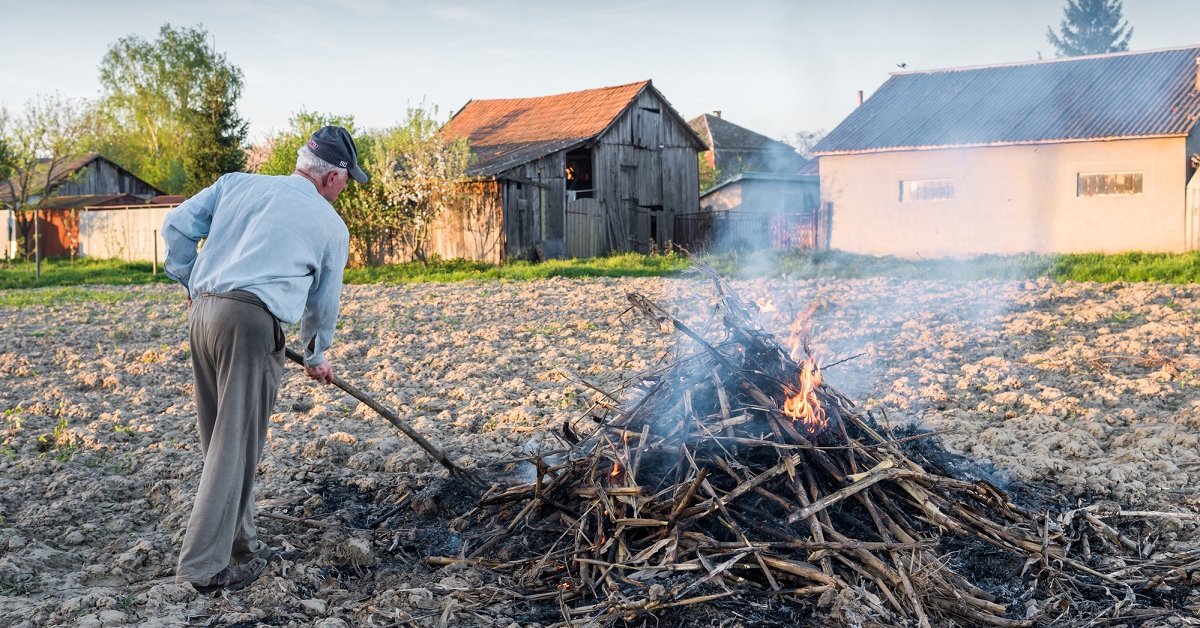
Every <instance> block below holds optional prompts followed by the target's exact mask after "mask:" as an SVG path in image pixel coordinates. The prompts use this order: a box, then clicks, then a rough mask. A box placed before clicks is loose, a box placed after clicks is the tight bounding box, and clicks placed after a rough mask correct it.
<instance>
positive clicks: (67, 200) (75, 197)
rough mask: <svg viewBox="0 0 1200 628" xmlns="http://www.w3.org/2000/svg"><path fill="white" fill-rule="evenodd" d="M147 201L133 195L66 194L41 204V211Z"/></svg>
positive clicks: (132, 203) (139, 203)
mask: <svg viewBox="0 0 1200 628" xmlns="http://www.w3.org/2000/svg"><path fill="white" fill-rule="evenodd" d="M145 203H146V201H144V200H142V199H140V198H138V197H136V196H134V195H132V194H66V195H63V196H52V197H50V198H48V199H46V201H45V202H43V203H40V204H39V205H38V207H39V208H40V209H83V208H85V207H103V206H106V205H116V206H121V207H124V206H126V205H144V204H145Z"/></svg>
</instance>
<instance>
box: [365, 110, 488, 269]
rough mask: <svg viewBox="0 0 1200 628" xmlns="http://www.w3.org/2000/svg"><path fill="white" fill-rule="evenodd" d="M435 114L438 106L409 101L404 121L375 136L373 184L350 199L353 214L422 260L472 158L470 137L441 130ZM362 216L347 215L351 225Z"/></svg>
mask: <svg viewBox="0 0 1200 628" xmlns="http://www.w3.org/2000/svg"><path fill="white" fill-rule="evenodd" d="M436 116H437V110H436V108H432V109H431V108H426V107H424V106H422V107H409V109H408V111H407V113H406V115H405V119H404V121H403V122H401V123H400V124H399V125H398V126H396V127H394V128H392V129H389V130H387V131H384V132H383V133H381V134H379V136H378V137H376V138H375V139H374V141H373V142H371V145H370V146H369V147H368V148H367V149H366V151H365V153H366V155H367V159H366V162H367V166H368V167H369V169H370V175H371V186H370V189H369V190H364V191H365V192H368V194H364V196H363V197H362V198H360V199H356V201H357V202H352V203H350V204H349V206H350V207H351V208H352V209H353V210H355V214H356V215H355V216H354V218H355V219H361V218H365V219H366V225H367V226H369V227H371V228H373V229H382V230H384V231H386V232H389V233H394V234H395V236H396V237H397V238H398V239H399V240H400V242H401V244H403V245H404V247H405V248H406V249H407V250H408V251H409V252H411V254H412V256H413V257H414V258H416V259H417V260H418V261H420V262H421V263H422V264H427V263H428V261H429V252H428V248H429V243H430V240H431V238H432V236H433V225H434V223H435V221H436V220H437V219H438V218H439V217H440V216H441V215H442V214H443V213H444V212H445V211H447V209H449V208H450V207H452V206H455V205H456V204H457V203H458V202H459V201H460V200H461V198H462V183H463V182H464V181H465V180H466V171H467V165H468V164H469V163H470V158H471V151H470V149H469V147H468V146H467V141H466V139H463V138H459V139H447V138H444V137H443V136H442V135H441V134H440V133H439V130H440V129H441V123H439V122H438V121H437V119H436ZM344 215H345V214H344ZM359 221H360V220H352V219H351V218H350V216H347V224H350V225H351V229H352V230H353V229H354V223H355V222H359ZM368 261H376V260H371V259H370V256H368Z"/></svg>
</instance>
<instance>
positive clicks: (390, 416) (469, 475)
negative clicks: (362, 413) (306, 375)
mask: <svg viewBox="0 0 1200 628" xmlns="http://www.w3.org/2000/svg"><path fill="white" fill-rule="evenodd" d="M286 353H287V357H288V359H289V360H291V361H292V362H295V363H296V364H299V365H300V366H304V365H305V364H304V357H303V356H301V355H300V354H299V353H297V352H295V351H293V350H292V349H291V348H288V349H286ZM332 381H333V385H334V386H337V387H338V388H341V389H342V390H344V391H346V392H348V393H350V396H352V397H354V398H355V399H358V400H359V401H361V402H363V403H365V404H367V405H368V406H370V408H371V409H372V410H374V411H375V412H377V413H379V416H381V417H383V418H385V419H387V420H388V422H390V423H391V424H392V425H395V426H396V429H399V430H400V431H401V432H404V435H405V436H407V437H409V438H410V439H412V441H413V442H414V443H416V444H417V445H419V446H420V447H421V449H424V450H425V453H427V454H429V456H430V457H432V458H433V459H434V460H436V461H438V464H440V465H442V466H443V467H446V469H448V470H449V471H450V475H451V476H452V477H456V478H459V479H463V480H466V481H467V482H468V483H469V484H473V485H474V486H476V487H483V486H486V485H487V484H486V482H484V481H483V479H482V478H480V477H479V476H478V475H476V474H475V472H474V471H469V470H467V469H463V468H462V467H459V466H458V465H456V464H454V463H453V462H451V461H450V459H449V458H447V457H446V454H444V453H442V450H440V449H438V448H437V447H434V446H433V444H431V443H430V442H429V441H427V440H425V437H424V436H421V435H420V434H419V433H418V432H417V431H416V430H414V429H413V428H411V427H409V425H408V424H407V423H405V422H404V421H402V420H401V419H400V417H399V416H396V413H395V412H392V411H391V410H389V409H387V408H386V407H384V406H383V404H380V403H379V402H378V401H375V400H374V399H372V398H371V396H370V395H368V394H367V393H365V392H363V391H361V390H359V389H358V387H356V386H354V385H353V384H351V383H349V382H347V381H345V380H343V379H342V378H340V377H338V376H337V375H334V376H333V379H332Z"/></svg>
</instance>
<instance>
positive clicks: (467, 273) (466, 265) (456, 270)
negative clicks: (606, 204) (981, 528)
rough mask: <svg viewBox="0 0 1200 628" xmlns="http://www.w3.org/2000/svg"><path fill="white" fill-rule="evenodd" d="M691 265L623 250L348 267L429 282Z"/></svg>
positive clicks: (370, 277) (378, 279)
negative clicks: (569, 256)
mask: <svg viewBox="0 0 1200 628" xmlns="http://www.w3.org/2000/svg"><path fill="white" fill-rule="evenodd" d="M687 267H688V261H687V259H686V258H685V257H683V256H682V255H676V254H671V255H641V254H638V253H623V254H619V255H611V256H608V257H594V258H589V259H565V260H549V261H545V262H540V263H539V262H526V261H515V262H506V263H504V264H500V265H498V266H497V265H493V264H486V263H483V262H472V261H467V260H444V261H443V260H439V261H433V262H430V263H429V265H427V266H426V265H422V264H420V263H417V262H409V263H406V264H389V265H386V266H371V267H367V268H348V269H346V274H345V282H346V283H354V284H370V283H425V282H453V281H465V280H470V279H501V280H509V281H521V280H530V279H548V278H550V277H661V276H665V275H674V274H676V273H679V272H680V271H682V270H684V269H686V268H687Z"/></svg>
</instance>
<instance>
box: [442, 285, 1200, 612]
mask: <svg viewBox="0 0 1200 628" xmlns="http://www.w3.org/2000/svg"><path fill="white" fill-rule="evenodd" d="M698 268H699V269H700V271H701V272H703V273H705V274H706V275H707V276H708V278H709V279H711V282H712V284H713V286H714V288H715V292H716V303H715V307H714V308H713V312H714V316H713V319H712V321H710V322H709V323H707V324H705V325H704V326H703V328H701V327H700V326H697V329H693V328H692V327H689V326H688V325H686V324H684V323H683V322H681V320H679V319H678V318H676V317H674V316H672V315H671V314H670V313H669V312H667V311H666V310H664V309H663V308H661V307H659V306H658V305H656V304H654V303H653V302H651V301H650V300H648V299H647V298H645V297H644V296H642V295H639V294H630V295H629V300H630V303H631V306H632V308H633V309H635V310H637V311H639V312H641V313H643V314H645V315H648V316H650V317H652V318H653V319H654V320H655V321H658V322H659V323H661V324H663V325H665V326H669V327H670V328H672V329H674V330H676V331H677V332H678V333H679V334H680V343H679V345H678V348H677V352H676V357H675V359H674V361H673V362H671V363H670V364H668V365H667V366H665V367H662V368H659V369H657V370H655V371H652V372H650V373H646V374H644V375H643V376H641V377H640V378H639V379H638V383H637V385H636V386H635V387H632V388H631V390H630V391H628V392H630V394H629V395H627V397H628V398H627V399H624V400H622V401H623V403H622V404H621V405H614V408H615V411H614V412H612V413H610V414H609V415H608V416H607V417H604V418H597V421H598V423H599V424H598V425H595V426H594V430H593V431H591V433H589V434H586V435H583V436H580V435H578V433H579V432H582V431H583V430H581V429H579V428H578V427H575V428H572V427H571V426H570V425H564V426H563V430H562V437H563V439H564V441H566V442H567V443H569V445H570V446H569V447H567V448H566V449H565V450H564V451H561V452H556V453H554V454H551V453H546V454H542V455H538V456H536V457H535V458H534V460H533V464H534V466H535V467H536V471H535V473H534V478H533V480H532V481H529V482H526V483H523V484H520V485H517V486H501V485H496V486H493V487H492V488H491V489H490V490H488V491H487V493H486V494H484V495H483V497H482V498H481V499H480V500H479V502H478V504H477V505H476V507H475V508H474V509H473V510H471V511H470V512H468V513H467V514H465V515H463V516H462V517H461V518H460V520H459V521H458V522H457V526H456V527H458V528H459V529H466V530H468V538H472V537H470V534H472V533H473V534H474V537H473V538H472V541H473V543H474V545H473V549H469V550H468V552H469V554H468V555H465V556H462V557H458V558H454V559H434V561H435V562H437V561H438V560H441V562H454V561H470V562H471V563H473V564H479V565H484V566H487V567H490V568H492V569H495V570H499V571H501V572H505V573H508V574H511V580H510V581H511V582H512V583H513V586H514V587H515V588H517V589H519V593H520V595H521V596H522V597H524V598H525V599H527V600H555V601H557V603H558V604H559V606H560V609H561V612H562V620H563V625H611V624H617V623H622V622H631V621H637V620H639V618H644V617H647V616H661V615H663V614H665V613H669V612H681V609H682V608H683V607H696V606H697V605H702V604H706V605H710V606H712V605H715V606H721V605H722V604H725V603H727V602H738V603H740V604H742V605H743V607H744V606H745V603H746V602H753V603H757V604H758V606H760V607H761V606H763V605H764V603H767V604H770V603H780V602H781V601H782V602H790V603H791V604H792V608H793V609H797V613H798V614H797V615H796V616H797V617H802V616H806V617H814V618H815V617H824V618H825V619H826V620H835V621H837V622H838V623H844V624H848V625H849V624H858V625H919V626H933V625H962V626H1031V625H1049V624H1054V625H1071V624H1080V625H1082V624H1090V623H1091V622H1099V621H1105V620H1107V621H1117V622H1120V621H1126V622H1130V621H1132V622H1140V621H1147V620H1156V621H1157V620H1162V619H1164V618H1166V617H1169V616H1174V615H1176V614H1178V615H1179V616H1189V617H1190V616H1191V612H1190V611H1188V610H1186V609H1184V608H1182V600H1183V597H1184V596H1185V595H1186V591H1187V590H1188V589H1189V587H1190V586H1192V585H1194V584H1196V583H1197V581H1198V577H1197V574H1196V570H1197V569H1200V553H1197V552H1195V551H1189V552H1177V553H1162V552H1159V553H1156V554H1154V555H1153V556H1151V552H1152V551H1154V550H1153V548H1151V547H1149V546H1148V544H1147V543H1145V542H1143V540H1141V539H1136V538H1131V536H1130V535H1129V534H1127V533H1125V532H1123V531H1122V528H1121V527H1120V526H1118V525H1115V524H1112V523H1109V522H1107V521H1106V519H1108V521H1112V518H1111V516H1112V515H1115V514H1118V513H1119V508H1116V507H1113V506H1109V505H1105V504H1100V505H1092V506H1084V505H1081V504H1076V505H1074V507H1071V508H1067V507H1064V506H1065V505H1064V504H1063V503H1061V502H1060V501H1058V500H1057V499H1055V498H1053V496H1052V494H1051V493H1049V492H1048V491H1047V490H1039V488H1038V487H1012V486H1010V487H1008V488H1009V490H1007V491H1006V490H1002V489H1001V488H999V486H998V484H999V481H998V480H996V478H995V476H993V475H992V474H991V473H990V472H989V470H988V469H987V468H986V467H985V466H983V465H978V464H975V463H973V462H972V461H970V460H967V459H965V458H962V457H960V456H956V455H954V454H951V453H949V452H947V451H946V450H944V449H943V448H942V447H941V446H940V445H939V444H938V442H937V440H936V438H935V437H934V435H933V434H930V433H928V432H924V431H921V430H919V429H913V428H905V429H892V428H889V427H888V426H887V425H888V422H887V421H886V417H882V416H876V415H874V414H873V413H870V412H865V411H863V410H862V409H861V408H859V407H858V406H856V404H855V403H854V402H853V401H851V400H850V399H848V398H847V397H846V396H844V395H842V394H840V393H839V392H838V391H837V390H835V389H834V388H833V387H832V386H831V385H830V384H829V382H828V381H826V377H825V374H826V372H829V371H830V367H831V366H833V365H826V366H825V367H822V366H821V364H820V363H819V361H818V360H817V359H816V358H815V357H814V356H813V355H812V353H811V351H810V350H809V349H808V346H807V342H806V340H805V338H806V325H805V317H803V316H802V317H801V318H800V319H799V320H798V322H797V324H796V325H795V326H794V327H793V330H792V332H793V338H792V340H791V342H790V344H789V346H788V348H786V349H785V347H784V345H783V344H782V343H781V342H780V341H778V340H777V339H776V337H775V336H773V335H772V334H770V333H767V332H766V331H765V330H764V329H763V328H762V327H761V326H760V325H759V324H758V322H757V321H756V316H755V310H754V307H753V306H752V305H750V304H748V303H746V302H744V301H743V300H741V299H740V298H739V297H738V295H737V294H735V292H734V291H733V290H732V289H731V287H730V286H729V285H728V284H727V283H726V282H725V281H724V280H722V279H721V278H720V277H719V276H718V275H717V274H716V273H715V272H714V271H712V270H711V269H709V268H707V267H704V266H699V267H698ZM810 313H811V312H810ZM613 402H614V404H615V402H616V399H615V397H614V399H613ZM963 556H976V557H988V558H987V560H988V561H991V562H992V563H993V564H992V565H991V568H990V569H985V568H982V567H983V566H981V565H971V564H969V561H965V560H963V559H962V557H963ZM984 574H991V575H992V577H990V578H989V577H985V576H984ZM996 574H1000V575H999V578H998V577H997V576H996ZM672 609H674V611H673V610H672Z"/></svg>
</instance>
